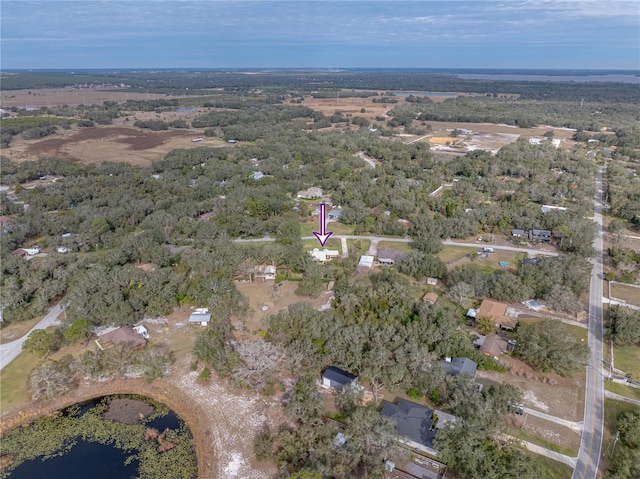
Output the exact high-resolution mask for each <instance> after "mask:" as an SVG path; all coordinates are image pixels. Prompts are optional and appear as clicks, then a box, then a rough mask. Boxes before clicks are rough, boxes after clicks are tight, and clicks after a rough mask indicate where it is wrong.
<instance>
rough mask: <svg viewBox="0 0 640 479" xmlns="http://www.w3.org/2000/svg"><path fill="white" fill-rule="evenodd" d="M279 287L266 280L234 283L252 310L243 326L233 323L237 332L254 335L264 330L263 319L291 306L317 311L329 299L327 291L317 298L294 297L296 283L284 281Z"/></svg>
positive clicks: (329, 295)
mask: <svg viewBox="0 0 640 479" xmlns="http://www.w3.org/2000/svg"><path fill="white" fill-rule="evenodd" d="M280 285H281V286H275V284H274V281H272V280H267V281H265V282H264V283H263V282H260V281H254V282H251V283H249V282H246V283H242V282H238V283H236V288H238V291H240V293H242V294H243V295H244V296H246V297H247V298H248V299H249V307H250V308H251V310H252V312H251V314H250V316H249V317H248V318H247V319H246V320H245V321H244V324H242V323H241V322H240V321H234V326H235V327H236V329H237V330H242V329H246V330H248V331H249V332H251V333H256V332H257V331H258V330H260V329H264V328H265V325H264V324H263V319H264V318H266V317H267V316H271V315H272V314H276V313H278V312H279V311H283V310H285V309H287V308H288V307H289V306H291V305H292V304H295V303H310V304H311V305H312V306H313V307H314V308H317V309H319V308H320V307H321V306H322V305H325V304H327V302H328V301H329V299H330V298H331V292H329V291H323V292H322V293H320V296H319V297H318V298H306V297H302V296H296V294H295V292H294V291H295V290H296V288H297V287H298V283H296V282H291V281H284V282H282V283H280Z"/></svg>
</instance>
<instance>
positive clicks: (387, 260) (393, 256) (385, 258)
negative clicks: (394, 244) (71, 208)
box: [378, 248, 404, 265]
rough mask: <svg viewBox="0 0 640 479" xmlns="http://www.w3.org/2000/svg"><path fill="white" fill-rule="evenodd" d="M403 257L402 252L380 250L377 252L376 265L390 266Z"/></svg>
mask: <svg viewBox="0 0 640 479" xmlns="http://www.w3.org/2000/svg"><path fill="white" fill-rule="evenodd" d="M403 256H404V253H403V252H402V251H397V250H394V249H387V248H380V249H379V250H378V263H380V264H388V265H391V264H394V263H396V262H398V261H400V259H402V257H403Z"/></svg>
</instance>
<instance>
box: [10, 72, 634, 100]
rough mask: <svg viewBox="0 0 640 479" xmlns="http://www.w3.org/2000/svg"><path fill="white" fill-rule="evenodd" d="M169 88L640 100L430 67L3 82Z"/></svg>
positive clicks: (625, 91)
mask: <svg viewBox="0 0 640 479" xmlns="http://www.w3.org/2000/svg"><path fill="white" fill-rule="evenodd" d="M121 84H125V85H127V86H128V87H130V88H135V89H140V88H144V89H145V90H146V91H152V92H164V93H176V92H181V93H186V92H187V89H189V94H194V93H196V94H204V93H205V92H206V91H210V90H211V89H213V88H224V89H225V90H228V91H238V92H242V91H246V90H253V89H265V90H269V91H270V92H271V93H273V92H275V91H278V90H279V91H283V92H284V91H290V90H298V91H301V92H307V93H310V92H312V91H313V92H315V91H320V90H330V89H341V88H346V89H354V90H416V91H438V92H464V93H485V94H491V95H498V94H516V95H520V96H521V97H522V98H525V99H533V100H566V101H580V100H581V99H582V98H584V99H585V100H586V101H591V102H625V103H627V102H628V103H640V89H639V88H638V85H635V84H626V83H613V82H593V83H589V82H584V83H576V82H560V81H558V82H553V81H507V80H466V79H462V78H458V77H456V76H455V75H454V74H445V73H434V72H427V71H410V70H402V71H383V70H373V71H372V70H368V71H346V72H325V71H308V72H294V71H291V72H286V71H272V72H259V73H258V72H256V73H255V74H253V75H246V74H244V73H241V72H229V71H211V72H163V73H162V74H158V73H157V72H117V73H116V72H113V73H80V74H75V73H74V74H71V73H64V72H25V73H16V74H11V75H6V74H4V75H2V88H3V89H4V90H15V89H25V88H32V89H35V88H53V87H63V86H69V85H114V86H115V85H121Z"/></svg>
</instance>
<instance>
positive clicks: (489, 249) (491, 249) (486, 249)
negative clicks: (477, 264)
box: [482, 246, 495, 253]
mask: <svg viewBox="0 0 640 479" xmlns="http://www.w3.org/2000/svg"><path fill="white" fill-rule="evenodd" d="M482 252H483V253H495V251H494V249H493V248H490V247H489V246H485V247H484V248H482Z"/></svg>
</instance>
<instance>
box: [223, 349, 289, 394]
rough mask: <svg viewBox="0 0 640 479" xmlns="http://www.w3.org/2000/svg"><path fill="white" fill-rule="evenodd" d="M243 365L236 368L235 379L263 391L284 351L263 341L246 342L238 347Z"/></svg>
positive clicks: (237, 350)
mask: <svg viewBox="0 0 640 479" xmlns="http://www.w3.org/2000/svg"><path fill="white" fill-rule="evenodd" d="M236 352H237V353H238V355H239V356H240V360H241V364H240V365H239V366H238V367H237V368H236V370H235V372H234V373H233V377H234V378H235V379H238V380H240V381H242V382H243V383H247V384H251V385H252V386H253V387H255V388H256V389H258V390H260V389H262V388H263V387H264V386H265V384H266V383H267V382H268V381H269V380H270V379H271V376H272V375H273V373H274V371H275V370H276V368H277V366H278V362H279V361H280V360H281V359H282V358H283V357H284V353H283V351H282V349H281V348H280V347H279V346H277V345H275V344H273V343H269V342H266V341H263V340H259V341H244V342H241V343H238V344H237V345H236Z"/></svg>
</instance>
